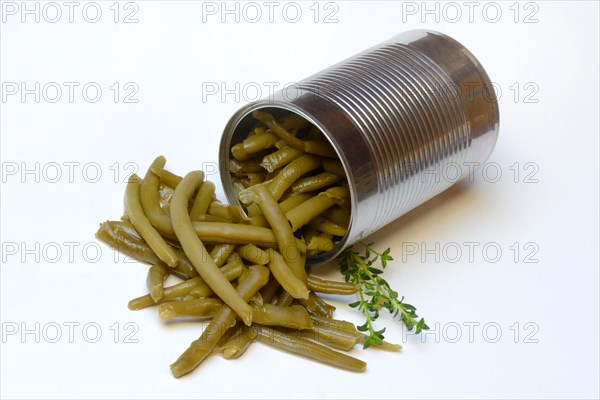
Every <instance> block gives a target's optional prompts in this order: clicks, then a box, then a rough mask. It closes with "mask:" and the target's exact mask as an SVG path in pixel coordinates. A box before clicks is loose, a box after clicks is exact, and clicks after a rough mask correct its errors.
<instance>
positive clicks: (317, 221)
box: [307, 216, 346, 237]
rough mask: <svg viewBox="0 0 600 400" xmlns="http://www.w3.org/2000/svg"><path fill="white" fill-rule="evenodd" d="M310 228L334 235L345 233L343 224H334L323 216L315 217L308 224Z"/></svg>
mask: <svg viewBox="0 0 600 400" xmlns="http://www.w3.org/2000/svg"><path fill="white" fill-rule="evenodd" d="M307 225H308V226H309V227H310V228H313V229H316V230H318V231H319V232H324V233H330V234H332V235H334V236H340V237H342V236H344V235H346V228H344V227H343V226H339V225H338V224H334V223H333V222H331V221H329V220H328V219H326V218H323V217H320V216H319V217H315V218H313V219H312V220H311V221H310V222H309V223H308V224H307Z"/></svg>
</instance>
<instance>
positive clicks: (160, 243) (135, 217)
mask: <svg viewBox="0 0 600 400" xmlns="http://www.w3.org/2000/svg"><path fill="white" fill-rule="evenodd" d="M125 207H126V208H127V213H128V215H129V219H130V220H131V223H132V224H133V226H134V227H135V230H136V231H138V232H139V233H140V235H141V236H142V237H143V238H144V240H145V241H146V243H148V246H150V248H151V249H152V250H153V251H154V252H155V253H156V255H157V256H158V258H160V259H161V260H162V261H163V262H164V263H165V264H167V265H168V266H169V267H175V266H176V265H177V263H178V262H179V258H178V257H177V255H176V254H175V252H174V251H173V249H172V248H171V247H170V246H169V245H168V244H167V243H166V242H165V240H164V239H163V238H162V236H160V234H159V233H158V232H157V231H156V229H154V227H153V226H152V224H150V221H148V218H147V217H146V215H144V210H143V208H142V204H141V202H140V178H139V177H138V176H137V175H136V174H133V175H132V176H131V177H130V178H129V183H128V184H127V189H126V190H125Z"/></svg>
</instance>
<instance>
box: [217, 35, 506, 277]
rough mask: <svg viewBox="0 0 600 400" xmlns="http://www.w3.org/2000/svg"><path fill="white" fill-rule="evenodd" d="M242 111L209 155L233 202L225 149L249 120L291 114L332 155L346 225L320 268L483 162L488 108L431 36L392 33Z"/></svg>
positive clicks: (489, 131) (480, 80)
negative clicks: (257, 114)
mask: <svg viewBox="0 0 600 400" xmlns="http://www.w3.org/2000/svg"><path fill="white" fill-rule="evenodd" d="M294 91H295V94H294V95H290V90H289V89H288V90H285V91H279V92H277V93H275V94H274V95H273V96H271V97H270V98H268V99H264V100H261V101H258V102H255V103H252V104H248V105H246V106H245V107H243V108H241V109H240V110H239V111H238V112H237V113H235V114H234V115H233V116H232V118H231V119H230V120H229V122H228V123H227V125H226V127H225V130H224V132H223V136H222V139H221V144H220V149H219V159H220V173H221V180H222V182H223V188H224V190H225V194H226V196H227V198H228V200H229V201H230V202H231V203H232V204H239V202H238V200H237V199H236V196H235V194H234V192H233V189H232V180H231V176H230V174H229V171H228V165H229V159H230V154H231V153H230V149H231V147H232V146H233V145H234V144H236V143H239V142H241V141H242V140H243V139H244V138H245V137H246V135H247V134H248V132H249V131H250V129H251V126H253V124H254V122H255V120H254V119H253V117H252V116H251V113H252V112H253V111H254V110H257V109H263V110H265V111H268V112H270V113H272V114H274V115H275V116H279V115H282V114H288V113H290V112H292V113H296V114H299V115H301V116H302V117H304V118H306V119H307V120H308V121H310V122H311V123H312V124H314V125H316V126H317V127H318V128H320V129H321V131H322V132H323V134H324V135H325V137H326V138H327V139H328V140H329V141H330V142H331V144H332V145H333V147H334V148H335V150H336V151H337V153H338V155H339V158H340V160H341V162H342V165H343V166H344V169H345V171H346V175H347V177H348V181H349V187H350V193H351V207H352V211H351V220H350V225H349V227H348V231H347V234H346V236H345V237H344V238H343V239H342V240H340V241H339V242H338V243H337V244H336V247H335V248H334V249H333V250H332V251H330V252H327V253H323V254H320V255H319V256H315V257H309V259H308V260H307V263H309V264H311V265H315V264H319V263H323V262H326V261H328V260H330V259H332V258H334V257H335V256H336V255H338V254H339V253H340V252H341V251H342V250H343V249H344V248H346V247H347V246H349V245H351V244H353V243H356V242H357V241H359V240H362V239H363V238H364V237H366V236H367V235H369V234H370V233H372V232H374V231H376V230H378V229H380V228H382V227H383V226H385V225H386V224H388V223H390V222H391V221H393V220H395V219H397V218H398V217H400V216H402V215H403V214H405V213H407V212H408V211H410V210H412V209H413V208H415V207H417V206H419V205H420V204H422V203H424V202H425V201H427V200H429V199H431V198H432V197H434V196H435V195H437V194H439V193H440V192H442V191H444V190H446V189H448V188H449V187H450V186H452V185H453V184H454V183H456V182H458V181H459V180H460V179H462V178H464V177H465V176H467V174H468V173H469V172H470V171H472V168H473V167H472V166H474V165H481V164H482V163H484V162H485V161H486V160H487V158H488V157H489V156H490V154H491V152H492V150H493V148H494V145H495V144H496V139H497V137H498V128H499V113H498V103H497V99H496V97H495V94H494V90H493V87H492V84H491V82H490V80H489V78H488V76H487V74H486V72H485V71H484V69H483V67H482V66H481V65H480V64H479V62H478V61H477V59H475V57H474V56H473V55H472V54H471V53H470V52H469V51H468V50H467V49H466V48H465V47H463V46H462V45H461V44H460V43H458V42H456V41H455V40H454V39H452V38H450V37H448V36H446V35H443V34H440V33H438V32H433V31H425V30H417V31H408V32H404V33H401V34H399V35H397V36H395V37H393V38H391V39H390V40H387V41H385V42H383V43H381V44H379V45H377V46H375V47H372V48H370V49H367V50H365V51H363V52H362V53H359V54H357V55H355V56H353V57H350V58H348V59H346V60H344V61H342V62H340V63H338V64H336V65H334V66H332V67H330V68H327V69H326V70H324V71H321V72H319V73H317V74H315V75H313V76H311V77H309V78H307V79H304V80H302V81H300V82H298V84H297V86H296V87H294Z"/></svg>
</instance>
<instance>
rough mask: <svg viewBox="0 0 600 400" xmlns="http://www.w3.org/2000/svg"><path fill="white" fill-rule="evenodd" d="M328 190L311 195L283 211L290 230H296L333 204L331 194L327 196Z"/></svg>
mask: <svg viewBox="0 0 600 400" xmlns="http://www.w3.org/2000/svg"><path fill="white" fill-rule="evenodd" d="M330 190H332V189H329V190H326V191H325V192H321V193H319V194H318V195H316V196H313V197H312V198H310V199H309V200H306V201H305V202H304V203H302V204H300V205H299V206H296V207H294V208H292V209H291V210H290V211H288V212H286V213H285V217H286V218H287V220H288V221H289V222H290V224H291V225H292V231H294V232H295V231H297V230H298V229H300V228H302V227H303V226H304V225H306V224H307V223H308V222H310V220H312V219H313V218H315V217H317V216H319V215H320V214H322V213H323V211H325V210H327V209H328V208H330V207H333V206H334V204H335V203H334V202H333V200H332V198H331V196H329V191H330Z"/></svg>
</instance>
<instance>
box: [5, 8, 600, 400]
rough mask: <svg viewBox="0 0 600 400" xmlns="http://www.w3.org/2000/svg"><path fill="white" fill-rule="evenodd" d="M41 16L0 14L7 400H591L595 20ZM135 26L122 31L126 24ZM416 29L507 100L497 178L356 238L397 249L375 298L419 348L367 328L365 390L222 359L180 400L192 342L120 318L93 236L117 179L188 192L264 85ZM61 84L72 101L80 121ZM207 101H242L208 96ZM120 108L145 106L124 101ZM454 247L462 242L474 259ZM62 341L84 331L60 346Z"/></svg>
mask: <svg viewBox="0 0 600 400" xmlns="http://www.w3.org/2000/svg"><path fill="white" fill-rule="evenodd" d="M9 3H10V4H9ZM35 4H36V3H35V2H27V6H28V7H29V8H30V9H33V8H34V7H36V6H35ZM44 4H45V3H43V2H42V3H38V6H37V7H39V10H40V11H39V12H40V21H39V22H35V14H31V15H28V14H25V15H23V14H22V12H23V11H22V7H23V6H22V5H21V2H17V3H11V2H2V10H3V13H2V25H1V28H0V33H1V41H0V45H1V51H0V59H1V65H0V69H1V71H0V75H1V76H0V81H2V85H3V86H2V96H3V97H2V102H1V103H0V107H1V110H0V128H1V132H0V133H1V161H2V189H1V221H2V225H1V242H2V267H1V320H2V342H1V367H2V369H1V380H0V382H1V396H2V398H198V397H201V398H213V397H227V398H240V397H249V398H262V397H265V398H271V397H285V398H314V397H336V398H366V397H369V398H371V397H376V398H398V397H406V398H414V397H415V398H419V397H426V398H440V397H464V398H481V397H519V398H525V397H537V398H540V397H545V398H550V397H556V398H564V397H581V398H598V396H599V388H598V376H599V369H598V362H599V360H598V351H599V349H598V315H599V313H598V303H599V302H598V300H599V299H598V280H599V277H598V239H599V238H598V132H599V130H598V106H599V104H598V86H599V85H598V36H599V35H598V11H599V10H598V3H597V2H560V1H554V2H529V3H518V4H516V5H514V4H513V2H507V3H503V2H502V3H494V4H492V5H491V6H486V4H487V3H483V2H481V3H477V4H476V6H475V9H473V14H472V15H471V16H469V8H468V5H466V4H465V3H463V2H458V3H453V5H451V6H445V5H444V3H439V4H437V6H436V5H435V3H428V7H429V9H434V10H435V8H434V7H438V8H437V9H438V10H439V12H438V13H437V15H436V14H435V12H434V14H425V13H424V11H425V10H424V6H423V5H422V4H421V2H417V3H410V2H408V3H407V2H405V3H401V2H392V1H389V2H387V1H386V2H368V3H367V2H366V1H353V2H335V3H331V4H332V5H329V6H327V8H326V6H325V4H324V3H321V4H319V5H317V7H316V8H317V9H319V10H320V13H319V15H318V16H317V17H316V20H317V21H316V22H315V13H314V9H315V7H314V6H313V9H310V8H309V7H310V6H311V4H313V3H312V2H307V3H302V4H301V5H300V7H301V10H302V16H301V18H300V20H299V21H298V22H297V23H291V22H289V21H286V18H288V19H292V18H294V13H293V9H289V8H288V9H287V10H288V12H289V14H288V15H282V10H283V8H284V6H285V4H287V3H284V2H281V3H279V6H278V7H277V8H275V13H274V15H273V22H270V21H269V16H268V8H267V6H266V5H264V4H263V3H262V2H259V3H258V4H259V7H260V8H261V10H262V12H263V16H262V19H261V20H260V21H258V22H256V23H251V22H249V21H248V19H251V18H254V14H253V10H251V9H249V8H246V9H245V10H246V11H247V13H246V14H245V15H244V14H243V11H244V8H243V6H244V3H239V4H238V6H237V7H239V10H240V13H242V14H241V15H239V18H240V21H239V22H236V21H235V15H225V18H226V21H225V22H222V21H221V14H220V11H222V7H223V6H222V5H221V3H220V2H218V3H210V4H207V3H205V5H204V7H205V10H206V7H207V6H208V7H209V8H211V7H212V6H213V5H214V6H216V7H217V8H218V9H219V10H218V11H219V13H217V14H216V15H210V14H208V13H205V14H203V4H202V3H201V2H194V1H181V2H169V4H167V2H163V1H136V2H134V3H132V4H133V5H125V3H120V4H118V5H117V7H116V8H118V9H119V10H120V13H119V15H118V16H117V20H118V22H116V23H115V22H114V18H115V13H114V10H115V7H114V6H113V8H112V9H111V8H109V7H111V5H112V4H113V2H112V1H111V2H106V3H104V2H100V8H101V10H102V15H101V18H100V20H99V21H98V22H96V23H91V22H88V21H86V20H85V18H84V16H83V15H82V10H83V8H84V6H86V4H88V3H86V2H80V4H79V5H78V6H77V7H76V8H75V9H74V14H73V22H72V23H71V22H69V15H68V11H69V9H68V8H67V6H66V5H64V4H63V3H62V2H59V3H57V4H58V6H59V8H60V9H61V11H62V18H61V19H60V20H59V21H58V22H56V23H51V22H49V21H48V20H51V19H54V18H55V12H56V9H55V8H49V7H46V8H45V9H44ZM403 4H404V5H403ZM15 5H16V6H17V7H18V9H17V10H16V11H17V12H16V14H14V15H13V11H14V7H13V6H15ZM456 5H457V6H458V10H459V11H460V12H461V16H460V18H457V14H456V10H457V8H456ZM86 7H87V8H86V11H87V13H88V14H87V15H86V18H88V19H93V18H94V9H93V5H92V6H86ZM229 7H230V8H233V7H234V6H233V5H232V4H230V5H229ZM498 8H499V9H500V10H501V15H500V16H499V17H498V18H497V15H496V13H495V12H496V10H497V9H498ZM484 9H485V11H484ZM44 10H45V14H44ZM134 11H135V15H133V17H132V18H134V19H137V20H138V22H137V23H124V22H123V19H124V17H125V16H126V15H128V14H130V13H131V12H134ZM517 11H518V12H517ZM332 12H334V15H332V16H331V18H332V19H333V23H325V22H324V20H325V17H326V16H327V15H328V14H330V13H332ZM22 17H24V18H25V22H22V21H21V18H22ZM436 18H439V21H436ZM457 19H458V21H455V20H457ZM496 19H498V21H497V22H493V21H494V20H496ZM335 20H337V22H335ZM453 21H455V22H453ZM415 28H430V29H435V30H439V31H442V32H444V33H446V34H448V35H450V36H452V37H454V38H455V39H457V40H458V41H460V42H461V43H463V44H464V45H465V46H466V47H467V48H468V49H470V50H471V51H472V52H473V53H474V54H475V55H476V57H477V58H478V59H479V60H480V61H481V63H482V64H483V65H484V67H485V68H486V70H487V72H488V74H489V75H490V77H491V79H492V81H494V82H495V83H496V84H497V88H499V89H500V90H501V93H500V94H501V98H500V113H501V124H500V125H501V129H500V136H499V140H498V143H497V146H496V148H495V150H494V152H493V154H492V156H491V158H490V160H489V161H490V163H496V164H493V165H492V167H491V168H489V169H487V170H486V171H487V173H486V174H483V173H481V172H478V173H476V174H475V177H474V182H473V183H470V184H469V183H465V184H461V185H459V186H457V187H455V188H453V189H451V190H450V191H448V192H446V193H444V194H442V195H441V196H438V197H437V198H435V199H434V200H432V201H430V202H428V203H427V204H425V205H423V206H422V207H420V208H418V209H417V210H415V211H413V212H412V213H410V214H408V215H407V216H405V217H404V218H402V219H400V220H398V221H396V222H394V223H393V224H391V225H390V226H389V227H387V228H385V229H384V230H382V231H380V232H379V233H377V234H375V235H374V236H373V238H372V240H373V241H375V242H376V246H377V247H379V248H381V249H384V248H386V247H388V246H390V247H391V248H392V253H393V255H394V256H395V258H396V261H395V262H394V263H393V264H392V265H391V266H390V267H388V270H387V271H386V276H387V278H388V280H389V281H390V283H391V284H392V286H393V287H395V288H397V289H398V290H399V291H400V292H401V293H402V294H404V295H405V296H406V299H407V300H408V301H409V302H410V303H412V304H414V305H416V306H417V308H418V311H419V314H420V315H423V316H424V317H425V318H426V321H427V323H428V324H429V326H430V327H431V328H432V331H434V333H431V334H428V335H426V336H425V337H424V338H421V337H412V336H403V334H402V329H401V326H400V324H399V323H397V322H394V321H392V320H390V319H389V318H387V317H382V318H381V320H380V322H379V326H381V327H383V326H387V333H386V336H387V338H388V339H390V340H392V341H397V342H400V343H402V344H403V345H404V349H403V351H402V352H400V353H397V354H390V353H385V352H377V351H373V350H368V351H363V350H362V349H360V348H356V349H355V350H353V352H352V355H354V356H356V357H359V358H361V359H363V360H365V361H366V362H367V363H368V369H367V371H366V372H365V373H364V374H362V375H357V374H353V373H349V372H345V371H342V370H338V369H335V368H330V367H327V366H323V365H320V364H316V363H313V362H310V361H307V360H304V359H301V358H298V357H294V356H291V355H288V354H284V353H280V352H278V351H276V350H273V349H270V348H267V347H264V346H263V345H259V344H257V345H254V346H252V347H251V348H250V349H249V350H248V352H247V353H246V354H245V355H244V357H242V358H241V359H239V360H237V361H226V360H224V359H222V358H220V357H212V358H210V359H208V360H207V361H206V362H205V363H204V364H203V365H202V366H201V367H200V368H199V369H198V370H196V371H195V372H194V373H192V374H190V375H188V376H186V377H184V378H182V379H179V380H177V379H174V378H173V377H172V376H171V374H170V371H169V364H170V363H172V362H173V361H174V360H175V359H176V358H177V357H178V356H179V354H180V353H181V352H182V351H183V350H184V349H185V348H186V347H187V346H188V344H189V343H190V342H191V341H192V340H194V339H195V338H197V337H198V335H199V333H200V330H201V325H199V324H198V323H194V322H181V323H171V324H165V323H163V322H161V321H160V320H159V318H158V316H157V315H156V311H155V310H154V309H146V310H143V311H138V312H133V311H129V310H128V309H127V307H126V304H127V301H128V300H129V299H130V298H133V297H135V296H138V295H141V294H143V293H145V274H146V268H145V267H144V266H142V265H137V264H131V263H127V262H124V261H123V259H122V258H119V259H118V260H117V261H116V262H115V260H114V254H113V253H112V251H110V250H109V249H108V248H106V247H104V246H102V247H99V246H97V245H96V244H95V243H96V242H95V240H94V236H93V234H94V232H95V230H96V229H97V226H98V223H99V222H101V221H104V220H106V219H117V218H119V216H120V215H121V212H122V195H123V190H124V183H123V181H124V180H125V179H126V178H127V175H128V173H130V172H131V171H132V168H133V167H135V168H136V169H139V170H140V172H142V173H143V171H144V170H145V169H146V167H147V165H148V164H149V163H150V162H151V160H152V159H153V158H154V157H155V156H156V155H158V154H164V155H165V156H166V157H167V159H168V167H169V168H171V169H172V170H173V171H175V172H177V173H180V174H184V173H185V172H187V171H189V170H192V169H199V168H202V167H203V165H204V167H206V168H213V167H214V164H213V163H215V162H216V161H217V147H218V142H219V139H220V135H221V131H222V129H223V127H224V125H225V123H226V121H227V119H228V118H229V117H230V116H231V115H232V113H233V112H235V111H236V110H237V109H238V108H239V107H241V106H242V105H243V104H245V103H246V102H247V101H250V100H253V98H254V97H255V96H256V93H255V92H253V91H251V90H250V89H251V86H252V87H255V88H256V87H260V88H262V90H263V97H264V96H266V95H268V94H269V92H268V85H271V84H272V83H273V82H275V83H277V85H279V87H281V86H283V85H284V84H286V83H289V82H294V81H297V80H299V79H302V78H304V77H306V76H308V75H310V74H312V73H314V72H317V71H319V70H321V69H323V68H325V67H328V66H329V65H331V64H333V63H335V62H338V61H340V60H342V59H344V58H346V57H348V56H351V55H353V54H355V53H357V52H359V51H361V50H363V49H365V48H367V47H369V46H372V45H374V44H377V43H378V42H380V41H383V40H385V39H387V38H389V37H391V36H393V35H394V34H397V33H399V32H402V31H406V30H409V29H415ZM36 82H40V91H42V88H43V87H44V85H46V84H48V83H52V82H56V83H57V84H59V85H60V86H61V87H62V89H63V92H62V97H61V98H60V99H59V100H58V101H57V102H56V103H52V102H50V100H52V99H54V98H55V97H56V92H54V91H51V90H52V87H51V86H52V84H51V85H50V86H47V88H48V89H47V90H48V91H47V92H46V93H44V92H43V91H42V92H41V93H40V101H39V103H37V102H36V101H35V94H28V95H25V97H24V98H22V97H21V92H20V90H21V88H20V87H19V85H20V84H21V83H25V84H26V88H29V89H32V88H34V87H35V86H34V85H35V83H36ZM64 82H75V83H77V84H79V86H77V87H75V89H74V93H73V99H72V100H73V101H72V102H70V101H69V93H68V87H67V86H64ZM115 82H117V83H118V86H119V88H120V92H119V96H118V97H117V98H116V100H117V102H116V103H115V98H114V96H115V89H116V87H115V86H112V85H113V84H114V83H115ZM87 83H93V84H95V85H98V86H100V88H101V89H102V95H101V97H100V98H99V100H98V101H97V102H95V103H92V102H90V101H89V100H91V98H93V97H94V96H95V94H94V92H93V90H91V89H90V92H88V93H87V94H88V98H87V99H86V98H84V96H83V94H82V90H81V89H82V87H83V86H84V85H85V84H87ZM127 83H131V84H130V85H129V86H127V87H125V85H126V84H127ZM215 84H216V85H217V87H219V85H221V84H223V85H225V86H224V88H228V89H233V91H234V94H228V95H226V96H225V98H221V94H222V92H221V89H219V93H217V94H213V95H210V94H209V93H206V90H204V92H203V89H206V88H207V87H209V86H210V87H214V85H215ZM236 84H237V85H239V86H238V87H239V88H240V90H237V91H236V89H235V88H236ZM14 85H17V86H16V87H18V88H19V92H18V93H17V94H14V95H12V94H11V93H12V92H13V89H14V88H15V86H14ZM244 85H247V86H246V87H247V88H249V89H248V91H247V92H246V93H244V92H243V88H244ZM248 85H249V86H248ZM111 86H112V87H113V89H112V90H111V89H110V87H111ZM134 88H138V89H139V90H138V91H137V93H136V94H135V95H133V97H131V98H130V100H131V99H136V100H138V102H137V103H126V102H124V100H125V99H124V96H125V95H126V94H128V93H131V92H132V91H133V89H134ZM236 94H237V96H238V98H236ZM36 163H39V164H36ZM55 163H56V164H55ZM65 163H67V164H65ZM68 163H78V164H68ZM116 163H117V164H116ZM126 163H130V164H126ZM203 163H207V164H203ZM515 163H518V164H515ZM36 165H37V167H36ZM57 165H58V166H59V168H58V169H57ZM68 165H72V166H73V167H72V168H73V170H72V172H73V174H72V176H69V172H70V170H69V167H68ZM84 167H85V168H84ZM36 168H38V173H37V174H38V175H36V172H35V169H36ZM25 169H29V170H33V171H34V172H32V173H29V174H23V171H24V170H25ZM497 169H499V170H500V171H501V173H502V176H501V177H499V178H498V179H497V182H492V181H495V180H496V177H495V175H496V174H495V171H496V170H497ZM98 171H100V172H101V174H102V175H101V176H100V177H99V178H98V180H97V182H93V181H95V180H96V173H97V172H98ZM57 172H60V173H61V175H60V177H58V179H57V176H56V173H57ZM516 172H519V173H518V174H516ZM211 178H212V179H213V180H215V181H216V182H217V183H218V185H220V183H219V180H218V176H216V175H213V176H212V177H211ZM54 180H57V182H55V183H52V182H51V181H54ZM115 180H117V181H118V182H117V183H115ZM219 191H220V192H221V189H219ZM469 242H475V243H477V244H476V245H474V246H475V247H474V249H475V251H474V253H473V256H472V258H471V257H470V256H469V252H468V247H467V246H468V245H467V244H465V243H469ZM69 243H74V244H69ZM515 243H517V244H516V245H515ZM36 246H37V247H36ZM436 246H438V249H439V251H435V249H436ZM457 247H458V248H459V249H460V250H461V251H462V255H461V256H460V257H459V259H458V260H456V262H453V261H455V260H454V258H455V257H456V254H457V253H456V251H455V250H456V248H457ZM36 248H37V249H38V250H36ZM69 248H72V249H73V252H72V254H71V253H70V252H69ZM98 248H100V249H101V251H102V253H101V254H100V255H99V256H98V257H96V253H95V251H96V250H98ZM483 248H486V249H487V250H488V251H489V252H484V251H483ZM497 248H500V249H501V251H502V253H501V255H499V256H497V255H496V254H495V252H494V250H495V249H497ZM32 249H33V250H32ZM415 249H416V250H415ZM427 249H434V253H435V254H432V253H429V252H427V251H426V250H427ZM444 249H445V250H444ZM517 249H518V252H517ZM29 250H32V251H29ZM57 250H58V251H60V253H59V252H57ZM403 250H405V251H404V252H403ZM412 253H416V254H412ZM403 258H404V260H403ZM436 258H437V259H436ZM493 261H495V262H493ZM526 261H530V262H526ZM324 275H325V276H329V277H336V278H337V277H339V273H338V272H336V271H335V270H327V271H324ZM333 301H334V302H335V303H336V304H337V305H338V312H337V313H336V315H337V316H338V317H340V318H345V319H348V320H352V321H354V322H355V323H359V322H361V316H360V315H358V314H357V313H355V312H354V311H353V310H350V309H348V307H347V306H346V305H345V303H346V302H347V299H346V300H345V301H344V299H341V298H340V299H335V300H333ZM70 323H73V324H78V325H73V332H72V333H73V334H72V337H69V336H70V335H69V328H68V324H70ZM127 323H132V324H129V325H126V324H127ZM36 324H39V325H36ZM86 324H88V325H87V328H86V330H85V331H83V327H84V325H86ZM115 324H118V325H115ZM57 326H59V327H60V328H61V334H62V336H61V337H59V338H56V339H55V337H56V327H57ZM469 326H472V331H471V330H470V328H469ZM98 327H99V328H100V329H101V336H100V337H99V338H98V339H97V342H96V343H89V342H90V341H92V339H94V337H95V336H96V332H95V328H98ZM136 327H137V331H136V332H134V328H136ZM15 329H16V330H17V331H16V332H14V334H10V333H11V332H13V331H14V330H15ZM24 329H28V330H30V331H31V332H30V333H27V334H25V335H23V333H24V332H23V330H24ZM36 331H37V334H38V337H36ZM117 332H118V333H119V335H118V337H116V336H115V333H117ZM128 333H130V334H132V336H130V337H129V338H126V335H127V334H128ZM498 334H500V335H501V336H499V337H497V335H498ZM52 341H56V343H51V342H52ZM131 341H137V343H128V342H131ZM115 342H116V343H115Z"/></svg>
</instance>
